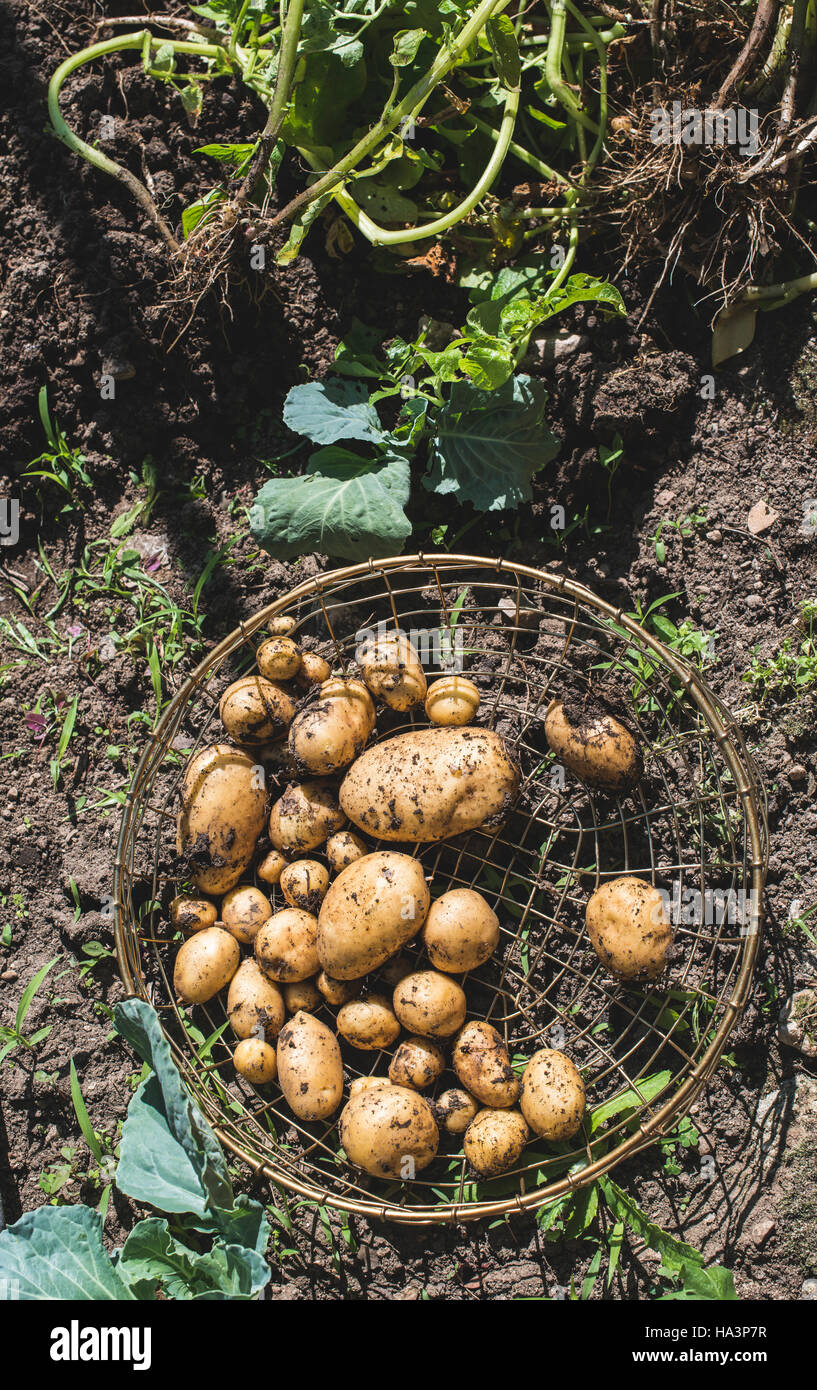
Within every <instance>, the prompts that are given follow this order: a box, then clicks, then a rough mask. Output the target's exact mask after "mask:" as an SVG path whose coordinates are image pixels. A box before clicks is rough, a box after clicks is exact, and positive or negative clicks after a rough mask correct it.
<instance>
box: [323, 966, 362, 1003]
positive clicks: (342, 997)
mask: <svg viewBox="0 0 817 1390" xmlns="http://www.w3.org/2000/svg"><path fill="white" fill-rule="evenodd" d="M315 983H316V985H317V986H318V989H319V990H320V993H321V994H322V995H323V998H324V999H325V1000H326V1002H327V1004H331V1006H332V1008H333V1009H339V1008H340V1007H341V1005H343V1004H348V1002H349V1000H350V999H354V998H355V997H356V996H357V995H358V994H359V993H360V987H361V983H362V981H360V980H336V979H335V977H334V975H327V973H326V971H325V970H321V971H320V972H319V973H318V976H317V979H316V981H315Z"/></svg>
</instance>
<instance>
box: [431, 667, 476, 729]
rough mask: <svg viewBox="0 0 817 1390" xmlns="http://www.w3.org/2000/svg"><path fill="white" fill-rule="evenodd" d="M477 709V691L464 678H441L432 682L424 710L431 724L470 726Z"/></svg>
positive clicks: (472, 684)
mask: <svg viewBox="0 0 817 1390" xmlns="http://www.w3.org/2000/svg"><path fill="white" fill-rule="evenodd" d="M478 709H479V690H478V689H477V687H476V686H475V685H474V682H473V681H469V680H466V679H465V677H464V676H443V677H442V679H441V680H438V681H432V683H431V685H430V686H429V687H428V694H427V695H426V701H425V710H426V714H427V715H428V717H429V719H430V720H431V722H432V724H456V725H458V726H459V725H462V724H470V723H471V721H472V720H473V719H475V718H476V714H477V710H478Z"/></svg>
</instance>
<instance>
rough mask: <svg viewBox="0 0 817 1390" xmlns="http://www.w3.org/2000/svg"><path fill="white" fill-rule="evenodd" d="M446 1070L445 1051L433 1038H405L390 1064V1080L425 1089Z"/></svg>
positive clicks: (415, 1089)
mask: <svg viewBox="0 0 817 1390" xmlns="http://www.w3.org/2000/svg"><path fill="white" fill-rule="evenodd" d="M444 1071H445V1053H444V1052H443V1050H442V1048H441V1047H440V1045H439V1043H435V1042H434V1040H433V1039H432V1038H421V1037H419V1036H415V1037H411V1038H404V1039H403V1041H402V1042H401V1044H400V1046H399V1047H398V1049H397V1051H396V1052H395V1054H394V1056H393V1057H392V1059H391V1062H390V1064H389V1081H391V1082H393V1083H394V1085H395V1086H409V1087H410V1088H411V1090H412V1091H424V1090H425V1088H426V1086H430V1085H431V1084H432V1082H434V1081H436V1080H437V1078H438V1077H439V1076H442V1074H443V1072H444Z"/></svg>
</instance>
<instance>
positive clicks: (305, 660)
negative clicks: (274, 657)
mask: <svg viewBox="0 0 817 1390" xmlns="http://www.w3.org/2000/svg"><path fill="white" fill-rule="evenodd" d="M331 674H332V668H331V667H330V665H329V662H328V661H324V659H323V657H322V656H318V654H317V652H302V653H301V666H300V670H299V671H298V672H297V674H296V676H295V683H296V685H299V686H300V687H301V689H304V688H307V689H308V688H309V686H311V685H323V683H324V681H328V680H329V677H330V676H331Z"/></svg>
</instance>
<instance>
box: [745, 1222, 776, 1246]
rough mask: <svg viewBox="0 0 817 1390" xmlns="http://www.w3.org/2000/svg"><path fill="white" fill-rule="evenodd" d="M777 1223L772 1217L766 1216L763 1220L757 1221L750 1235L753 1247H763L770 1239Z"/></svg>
mask: <svg viewBox="0 0 817 1390" xmlns="http://www.w3.org/2000/svg"><path fill="white" fill-rule="evenodd" d="M774 1227H775V1223H774V1221H773V1220H772V1218H771V1217H770V1216H764V1217H763V1219H762V1220H760V1221H756V1222H755V1224H754V1226H753V1227H752V1229H751V1231H750V1233H749V1235H750V1239H751V1241H752V1244H753V1245H757V1246H761V1245H764V1244H765V1242H766V1241H767V1240H768V1239H769V1236H770V1235H771V1233H772V1231H773V1230H774Z"/></svg>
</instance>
